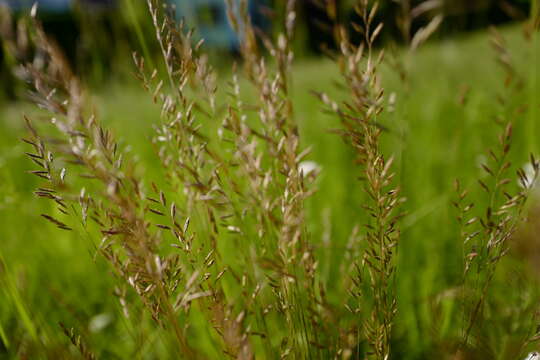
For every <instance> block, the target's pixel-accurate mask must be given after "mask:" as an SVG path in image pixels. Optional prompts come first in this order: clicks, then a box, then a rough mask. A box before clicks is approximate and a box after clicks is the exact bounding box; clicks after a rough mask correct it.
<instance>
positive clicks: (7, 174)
mask: <svg viewBox="0 0 540 360" xmlns="http://www.w3.org/2000/svg"><path fill="white" fill-rule="evenodd" d="M33 2H34V1H25V0H0V7H3V8H9V9H11V11H13V12H14V14H15V17H17V16H20V15H21V14H23V13H25V12H28V11H29V9H30V7H31V6H32V4H33ZM38 3H39V8H38V9H39V10H38V16H39V18H40V19H41V21H42V22H43V24H44V28H45V30H46V31H47V32H48V34H50V36H52V37H53V38H54V39H56V41H57V42H58V44H59V45H60V46H61V47H62V48H63V50H64V51H65V53H66V55H67V58H68V59H69V61H70V63H71V65H72V66H73V68H74V69H75V72H76V73H77V75H78V76H79V77H80V78H81V79H83V81H84V83H85V84H86V85H87V87H88V92H90V93H91V98H92V99H93V104H94V105H93V106H94V107H95V112H96V114H97V115H98V116H100V117H101V119H102V120H103V122H104V123H106V124H107V125H109V126H110V127H111V128H112V129H113V131H114V132H115V134H116V135H117V136H118V137H119V138H120V139H122V142H123V143H125V144H129V145H130V146H131V149H132V153H133V154H135V155H136V156H137V158H138V160H139V162H140V164H141V168H142V172H143V173H144V174H145V176H146V178H147V179H148V182H150V181H156V182H159V181H162V180H161V179H160V176H162V174H161V171H162V170H161V169H160V168H159V166H158V165H157V161H156V155H155V154H154V151H153V149H152V146H151V142H150V140H149V139H150V138H151V137H152V132H153V130H152V124H153V123H154V122H156V121H157V119H158V117H159V110H157V108H156V106H155V105H153V104H152V102H151V98H150V97H149V96H148V95H147V94H146V93H145V91H144V90H143V89H142V86H141V84H139V83H138V82H137V80H136V79H135V77H134V76H133V75H132V74H133V72H134V66H133V63H132V61H131V53H132V51H136V52H138V53H140V54H143V56H144V57H145V58H146V60H147V61H148V62H149V63H150V64H153V65H155V66H158V67H159V66H160V63H159V51H158V48H157V44H156V42H155V41H154V38H153V37H154V30H153V28H152V24H151V21H150V18H149V16H148V14H147V9H146V6H145V1H142V0H140V1H139V0H80V1H71V0H40V1H38ZM169 3H170V5H171V7H170V9H171V10H170V11H174V12H175V14H176V16H177V18H178V19H179V20H181V19H184V20H185V22H186V23H187V24H188V25H189V26H190V27H193V28H195V29H196V34H197V37H199V38H204V39H205V45H204V47H205V49H206V51H207V52H208V54H209V55H210V61H211V62H212V64H213V65H214V66H215V67H216V68H217V69H219V71H220V74H221V75H220V76H221V77H222V79H221V80H222V81H223V83H225V82H226V81H227V79H228V77H229V76H230V66H231V64H232V63H233V62H234V61H238V44H239V39H238V38H237V37H236V35H235V34H234V32H233V31H232V29H231V28H230V26H229V25H228V22H227V17H226V14H225V8H224V4H223V2H222V1H221V0H175V1H172V0H171V1H169ZM337 3H338V9H339V10H338V18H339V19H340V21H343V22H345V23H348V22H349V20H354V19H355V15H354V13H353V11H352V4H351V3H352V1H346V0H342V1H338V2H337ZM420 3H424V4H427V5H424V7H418V5H420ZM283 6H284V4H283V2H282V1H278V0H265V1H262V0H254V1H251V2H250V12H251V15H252V19H253V21H254V23H255V24H256V26H257V27H258V28H259V29H260V31H261V32H263V33H267V34H273V33H275V32H277V31H279V30H280V26H281V25H280V24H281V21H280V14H281V13H282V11H281V10H282V9H283ZM298 7H299V17H298V29H297V34H296V38H295V41H296V42H295V51H296V58H297V61H296V65H295V67H294V74H293V75H294V86H293V89H294V90H293V92H294V99H293V100H294V105H295V107H296V109H297V111H296V116H297V118H298V121H299V124H300V131H301V134H302V139H303V141H304V144H302V145H303V146H305V147H307V146H313V152H312V156H311V157H312V160H313V161H315V162H316V163H317V164H318V166H320V168H321V175H320V178H319V180H318V182H317V187H318V189H319V191H318V192H317V193H316V194H315V196H314V197H313V198H312V199H311V200H310V203H309V204H308V208H307V212H308V224H309V230H310V233H311V234H312V236H313V239H314V242H316V243H317V246H319V248H320V249H322V252H323V253H324V254H325V259H324V261H323V263H322V271H323V274H324V277H325V279H326V280H327V281H328V284H329V287H330V290H329V291H330V293H331V285H332V281H331V279H333V278H335V277H339V276H344V274H340V273H338V272H337V270H336V269H338V268H339V267H338V266H336V265H337V264H339V263H340V261H341V259H342V256H343V253H344V248H345V246H346V242H347V239H348V237H349V235H350V233H351V231H352V229H353V228H354V226H355V225H356V224H357V223H361V222H362V216H363V215H362V211H361V204H362V199H363V195H362V190H361V186H360V185H359V183H358V182H357V179H356V178H357V176H356V175H355V174H354V171H353V170H352V167H351V164H352V163H353V162H354V155H353V154H352V153H351V151H350V150H349V149H348V147H347V146H346V145H344V144H342V141H341V140H340V139H339V138H338V137H337V136H335V135H332V134H331V133H330V130H331V129H333V128H335V127H337V126H338V124H337V123H335V121H336V120H335V119H331V118H330V117H328V116H327V115H325V114H324V113H323V112H322V111H321V106H320V105H319V104H318V102H317V100H316V99H315V98H314V97H313V96H312V95H311V94H310V91H311V90H317V91H320V90H323V91H325V92H327V93H329V94H331V95H335V96H337V97H339V96H340V95H339V94H340V92H339V87H336V86H335V83H336V79H337V78H338V70H337V68H336V67H335V65H334V64H333V63H332V62H331V61H330V60H328V58H327V57H326V56H325V54H326V53H327V50H328V49H332V48H333V47H334V46H335V44H333V40H332V39H333V37H332V34H331V32H330V31H329V30H328V29H329V28H330V26H331V24H329V18H328V16H327V15H325V11H324V10H322V9H321V8H320V7H318V6H317V5H316V3H315V2H312V1H310V0H299V1H298ZM533 8H534V6H533V2H532V1H531V0H431V1H427V2H419V1H415V0H410V1H408V0H403V1H390V0H388V1H386V0H385V1H382V2H381V9H380V12H379V15H378V17H379V18H378V20H379V21H383V22H384V23H385V28H384V31H383V33H382V36H381V37H380V39H379V43H378V46H381V47H382V46H385V47H386V48H387V49H389V54H392V55H389V56H387V59H388V60H387V61H385V63H384V65H383V82H384V85H385V88H386V91H387V92H388V93H392V94H393V95H394V96H392V97H390V98H392V99H393V101H392V102H391V103H389V104H387V109H388V111H387V112H386V113H385V115H384V119H383V121H384V123H385V124H386V125H387V126H388V128H389V131H388V135H387V136H386V140H385V143H384V147H385V151H386V152H387V153H388V154H394V155H395V156H396V164H397V171H398V179H399V182H400V184H401V186H402V189H403V193H404V196H405V197H406V198H407V204H408V205H407V208H408V209H409V211H408V213H407V215H406V216H405V218H404V219H403V223H402V240H401V245H400V250H399V265H398V267H399V273H398V281H397V287H398V294H399V296H398V302H399V314H398V320H397V321H396V324H397V325H396V328H395V331H396V336H395V339H396V343H395V344H394V345H393V347H394V349H395V352H394V355H393V356H394V358H395V359H431V358H433V357H436V358H439V357H438V356H439V355H440V349H441V348H444V346H445V344H446V342H447V341H448V342H449V341H451V340H448V339H450V338H451V336H452V334H453V333H454V326H455V324H453V323H452V319H454V318H455V316H454V315H455V312H456V311H458V309H457V308H456V307H457V305H456V302H455V301H454V300H455V297H454V295H455V289H456V286H457V285H458V284H459V282H460V279H461V272H462V267H461V266H462V253H461V252H462V247H461V243H460V240H459V227H458V224H457V222H456V221H455V220H454V219H455V217H456V214H455V211H454V210H453V209H452V206H451V201H452V199H453V197H454V196H455V193H454V190H453V183H454V179H456V178H460V179H462V182H463V183H464V184H465V185H466V186H469V187H471V188H472V189H474V191H473V192H472V195H471V196H472V197H473V198H474V199H477V200H478V201H482V200H481V199H482V194H481V192H480V191H477V190H478V189H477V188H478V186H477V185H476V180H477V179H478V178H482V177H483V176H484V174H483V172H482V170H481V168H480V163H481V162H482V161H483V159H485V157H486V156H487V155H486V149H488V148H489V147H491V146H493V144H495V143H496V141H497V134H498V133H499V131H500V129H499V128H498V127H497V126H496V122H495V121H494V120H496V119H497V117H498V116H508V117H513V118H514V119H515V124H516V125H515V134H516V135H515V138H516V140H515V144H514V147H513V149H512V154H511V156H512V160H513V166H514V167H515V168H519V167H521V166H523V165H524V164H525V162H526V161H527V158H528V154H529V153H531V152H532V153H536V154H538V152H539V150H540V148H539V146H540V140H539V139H538V135H540V132H539V126H538V120H539V113H540V100H539V98H540V91H539V85H538V84H539V80H540V74H539V72H538V66H539V58H538V54H539V47H540V45H539V38H538V36H537V35H534V34H533V35H531V34H530V32H529V31H528V30H527V24H528V19H529V18H530V15H531V11H532V10H531V9H533ZM411 13H414V16H411ZM436 16H441V17H442V19H443V20H442V23H441V24H440V26H439V27H438V29H437V30H436V31H435V32H434V33H433V34H432V36H431V37H430V39H429V40H428V41H427V42H426V43H425V44H423V45H422V46H421V47H419V48H418V49H416V50H411V48H410V43H411V40H412V38H413V35H414V34H415V33H416V32H417V31H418V30H420V29H422V28H423V27H425V26H426V25H428V24H429V23H430V22H431V21H432V20H433V19H434V18H435V17H436ZM1 19H5V18H0V20H1ZM492 25H495V26H497V28H498V29H499V31H500V33H501V34H502V35H503V36H504V38H505V39H506V40H505V44H506V46H507V48H508V52H509V54H510V55H509V56H510V57H511V61H512V64H513V65H514V68H515V69H516V76H517V77H519V78H520V79H522V81H523V85H522V89H521V90H520V91H519V92H510V90H509V89H508V88H507V87H506V86H505V71H504V69H502V68H501V67H500V66H499V64H498V63H497V55H496V53H495V52H494V51H493V50H492V47H491V45H490V35H489V31H488V27H489V26H492ZM14 27H15V23H7V22H2V23H0V30H1V34H2V36H4V39H2V40H3V41H2V44H4V45H3V47H2V48H0V257H1V258H2V267H1V268H0V277H2V278H3V279H4V280H3V282H2V286H3V288H1V289H0V334H1V335H2V336H0V339H1V340H0V358H4V357H5V358H38V357H32V356H31V355H30V357H24V354H41V355H40V356H42V355H43V354H45V355H43V357H44V358H47V357H48V358H54V356H55V354H60V352H59V351H58V353H57V352H55V351H56V350H55V349H59V348H61V347H62V346H65V344H66V339H65V338H64V336H63V334H62V333H61V331H59V329H58V326H57V324H58V322H60V321H62V322H64V323H67V324H75V325H76V326H77V328H79V329H83V332H84V333H85V334H86V335H88V338H89V339H91V343H92V346H93V348H94V349H97V351H98V353H99V354H100V356H101V357H102V358H104V359H123V358H126V357H127V356H126V354H131V353H130V351H133V344H132V341H133V340H132V339H131V338H129V337H127V336H126V335H125V329H126V327H127V328H129V325H126V324H125V322H124V320H123V319H122V318H120V317H118V316H117V314H119V313H120V311H119V305H118V301H117V299H116V297H114V296H113V295H112V294H113V292H114V285H115V284H114V281H113V280H112V278H111V277H110V276H109V275H108V272H109V269H108V267H107V265H106V264H105V263H104V261H103V260H102V259H100V258H99V257H97V258H96V257H95V250H94V241H96V240H95V239H89V238H88V237H87V236H85V234H80V233H78V234H74V233H65V232H59V231H58V230H57V229H56V228H54V226H52V225H51V224H48V223H46V222H45V221H44V220H43V219H42V218H41V217H40V214H41V213H46V212H47V211H48V210H50V209H49V204H48V203H47V202H46V201H42V200H38V199H36V198H35V197H34V196H33V195H32V191H33V189H34V188H35V186H36V184H37V182H36V180H35V179H33V178H32V177H31V176H30V175H28V174H27V170H29V169H30V168H31V164H30V163H29V161H28V160H27V159H25V157H24V156H25V155H24V153H25V151H27V149H26V147H25V145H24V144H23V143H22V142H21V141H20V139H21V138H22V137H24V134H25V129H24V125H23V121H22V114H27V115H29V116H31V117H33V118H37V119H39V118H40V117H43V116H44V115H43V113H42V112H40V111H39V110H38V109H36V108H35V106H33V105H31V104H29V103H28V101H27V100H28V86H27V84H25V83H24V82H22V81H20V80H18V78H17V66H16V62H17V59H15V58H13V56H11V55H10V54H9V52H8V51H7V47H6V41H5V40H6V39H7V37H8V36H9V34H10V33H12V31H13V30H14V29H13V28H14ZM223 96H224V95H223ZM501 98H502V99H505V100H504V101H501V100H500V99H501ZM215 125H216V124H209V125H208V126H209V128H210V129H212V128H213V126H215ZM471 154H473V155H471ZM538 209H540V207H539V208H538ZM538 209H537V207H536V206H535V202H534V201H533V204H532V205H531V209H530V212H531V214H533V215H534V214H535V212H538V213H540V210H538ZM533 218H534V216H533ZM538 226H539V225H538V223H532V225H530V226H529V227H524V228H523V229H522V230H521V231H520V233H519V234H518V236H516V240H515V242H514V244H515V245H513V246H512V248H511V252H510V256H508V258H507V259H505V261H504V263H503V265H502V267H501V268H502V269H503V271H501V272H500V273H499V274H498V277H497V279H498V280H497V286H496V290H495V291H494V292H495V295H494V296H495V299H496V300H495V301H500V302H505V304H507V305H508V306H503V307H502V308H504V309H506V311H505V312H501V313H499V314H497V316H493V318H491V319H490V322H488V323H489V324H490V325H492V326H490V327H488V328H486V329H485V331H486V334H487V335H486V344H485V346H486V348H492V349H503V350H500V351H499V352H498V353H496V354H494V355H495V357H494V358H496V359H513V358H515V357H512V356H514V355H513V354H516V353H519V351H521V349H518V348H519V345H518V344H521V340H522V339H523V338H524V337H527V336H528V335H530V333H531V332H533V333H534V331H535V329H533V330H531V324H532V323H534V321H533V320H531V319H533V317H534V316H535V315H536V311H537V309H538V294H539V291H538V280H539V276H540V272H539V271H538V269H539V266H540V262H539V261H540V239H539V238H538V231H537V229H538ZM336 301H339V299H336ZM426 334H429V336H426ZM43 344H45V345H43ZM145 344H146V345H145V346H147V347H148V348H152V346H154V344H155V343H154V342H153V340H149V341H148V343H145ZM501 344H503V345H501ZM43 346H44V347H45V348H46V350H44V348H43ZM449 346H450V345H449ZM148 348H147V349H142V350H141V349H139V350H140V351H141V352H140V353H146V354H147V355H145V356H141V358H163V357H160V355H159V354H160V353H159V349H157V350H156V349H154V350H155V351H150V350H149V349H148ZM144 350H146V352H145V351H144ZM43 351H45V352H43ZM21 354H23V355H21ZM130 356H131V355H130Z"/></svg>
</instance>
